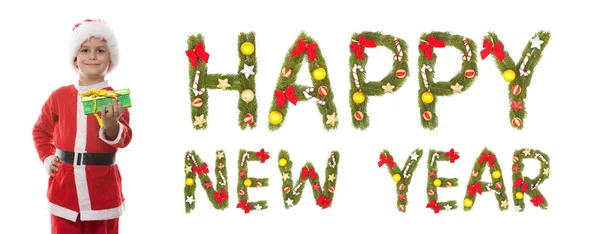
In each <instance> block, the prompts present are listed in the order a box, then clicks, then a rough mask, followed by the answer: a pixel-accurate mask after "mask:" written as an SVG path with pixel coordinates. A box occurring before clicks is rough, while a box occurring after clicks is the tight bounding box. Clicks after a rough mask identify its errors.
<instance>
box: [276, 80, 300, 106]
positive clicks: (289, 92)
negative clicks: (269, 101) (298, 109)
mask: <svg viewBox="0 0 600 234" xmlns="http://www.w3.org/2000/svg"><path fill="white" fill-rule="evenodd" d="M275 98H277V105H278V106H279V108H281V109H283V106H284V105H285V101H286V100H289V101H290V102H291V103H292V104H294V106H295V105H296V103H298V97H297V96H296V93H295V90H294V86H291V85H290V86H288V87H287V88H285V90H283V91H281V90H275Z"/></svg>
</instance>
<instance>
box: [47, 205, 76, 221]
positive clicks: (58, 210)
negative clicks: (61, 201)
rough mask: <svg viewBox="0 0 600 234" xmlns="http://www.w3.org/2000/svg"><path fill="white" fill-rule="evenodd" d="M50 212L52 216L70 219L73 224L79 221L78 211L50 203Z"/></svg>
mask: <svg viewBox="0 0 600 234" xmlns="http://www.w3.org/2000/svg"><path fill="white" fill-rule="evenodd" d="M48 210H49V211H50V213H51V214H53V215H56V216H58V217H61V218H64V219H68V220H71V221H73V222H75V221H77V215H78V213H77V211H74V210H69V209H67V208H64V207H62V206H59V205H56V204H54V203H52V202H48Z"/></svg>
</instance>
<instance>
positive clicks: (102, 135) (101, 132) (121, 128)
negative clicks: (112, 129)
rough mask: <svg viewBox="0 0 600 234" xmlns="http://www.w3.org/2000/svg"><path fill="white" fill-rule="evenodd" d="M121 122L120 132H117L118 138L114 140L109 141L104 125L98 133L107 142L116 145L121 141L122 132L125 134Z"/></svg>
mask: <svg viewBox="0 0 600 234" xmlns="http://www.w3.org/2000/svg"><path fill="white" fill-rule="evenodd" d="M117 123H118V124H119V133H117V138H115V139H114V140H112V141H109V140H108V139H106V135H105V134H106V133H105V132H104V127H102V128H100V133H98V136H100V139H101V140H102V141H104V142H106V144H109V145H115V144H117V143H119V141H121V134H123V125H122V124H121V122H117Z"/></svg>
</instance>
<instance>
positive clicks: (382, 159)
mask: <svg viewBox="0 0 600 234" xmlns="http://www.w3.org/2000/svg"><path fill="white" fill-rule="evenodd" d="M385 164H387V165H388V167H389V168H392V167H394V158H393V157H392V155H390V156H385V155H383V154H380V155H379V167H381V166H383V165H385Z"/></svg>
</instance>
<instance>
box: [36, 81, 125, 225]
mask: <svg viewBox="0 0 600 234" xmlns="http://www.w3.org/2000/svg"><path fill="white" fill-rule="evenodd" d="M90 89H107V90H113V89H112V88H111V87H110V86H109V85H108V82H107V81H104V82H101V83H98V84H94V85H90V86H77V85H69V86H63V87H60V88H58V89H57V90H55V91H54V92H53V93H52V94H51V95H50V97H49V98H48V100H47V101H46V103H45V104H44V106H43V107H42V111H41V114H40V116H39V118H38V120H37V122H36V123H35V126H34V127H33V140H34V143H35V147H36V149H37V152H38V154H39V157H40V160H42V162H43V161H44V159H46V158H47V157H48V156H51V155H55V154H56V149H57V148H58V149H61V150H63V151H69V152H75V153H83V152H89V153H116V152H117V149H118V148H124V147H126V146H127V145H128V144H129V142H130V141H131V135H132V131H131V128H130V127H129V111H128V110H127V109H125V112H124V113H123V115H122V116H121V118H120V119H119V133H118V135H117V138H116V139H114V140H112V141H110V140H107V139H106V136H105V135H104V129H103V128H100V126H99V124H98V120H97V119H96V117H95V116H94V115H85V114H84V113H83V104H82V103H81V101H80V97H79V93H82V92H85V91H87V90H90ZM117 157H118V156H117ZM58 168H59V169H58V172H57V173H56V174H55V176H54V177H50V178H49V180H48V193H47V197H48V201H49V203H50V204H49V208H50V212H51V213H52V214H54V215H56V216H59V217H63V218H65V219H69V220H72V221H75V220H76V219H77V215H80V219H81V220H82V221H85V220H106V219H113V218H117V217H120V216H121V215H122V214H123V212H124V200H125V199H124V197H123V193H122V190H121V174H120V172H119V167H118V166H117V164H113V165H111V166H96V165H73V164H68V163H62V162H61V163H60V164H59V166H58Z"/></svg>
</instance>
